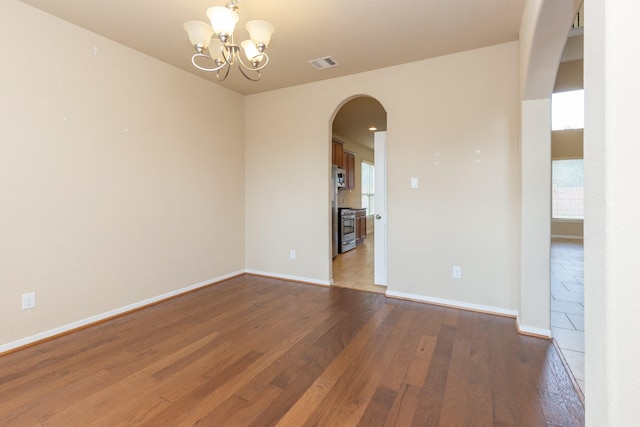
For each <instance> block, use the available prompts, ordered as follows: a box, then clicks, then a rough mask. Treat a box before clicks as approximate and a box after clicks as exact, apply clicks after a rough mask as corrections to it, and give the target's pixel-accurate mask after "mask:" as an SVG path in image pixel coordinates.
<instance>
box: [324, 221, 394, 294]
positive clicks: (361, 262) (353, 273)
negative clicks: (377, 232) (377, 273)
mask: <svg viewBox="0 0 640 427" xmlns="http://www.w3.org/2000/svg"><path fill="white" fill-rule="evenodd" d="M373 246H374V245H373V233H368V234H367V237H366V239H364V242H363V243H362V244H360V245H358V246H356V248H355V249H353V250H351V251H348V252H345V253H343V254H338V256H337V257H335V259H334V260H333V285H334V286H338V287H341V288H350V289H358V290H361V291H367V292H376V293H379V294H383V293H384V292H385V291H386V289H387V287H386V286H378V285H374V284H373V267H374V257H373Z"/></svg>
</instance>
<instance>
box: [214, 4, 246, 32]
mask: <svg viewBox="0 0 640 427" xmlns="http://www.w3.org/2000/svg"><path fill="white" fill-rule="evenodd" d="M207 16H208V17H209V20H211V27H212V28H213V31H214V32H215V33H216V35H217V36H218V37H220V35H225V36H228V37H230V36H231V35H232V34H233V30H234V29H235V28H236V23H237V22H238V19H240V17H239V16H238V14H237V13H236V12H235V11H233V10H231V9H228V8H226V7H222V6H214V7H210V8H209V9H207Z"/></svg>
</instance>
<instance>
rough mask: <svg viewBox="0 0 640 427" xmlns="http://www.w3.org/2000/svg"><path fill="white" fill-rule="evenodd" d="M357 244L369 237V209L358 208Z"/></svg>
mask: <svg viewBox="0 0 640 427" xmlns="http://www.w3.org/2000/svg"><path fill="white" fill-rule="evenodd" d="M355 211H356V245H359V244H361V243H362V242H364V239H365V238H366V237H367V210H366V209H356V210H355Z"/></svg>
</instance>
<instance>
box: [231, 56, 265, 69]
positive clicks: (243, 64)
mask: <svg viewBox="0 0 640 427" xmlns="http://www.w3.org/2000/svg"><path fill="white" fill-rule="evenodd" d="M260 55H261V56H262V57H263V58H264V59H265V61H264V64H262V65H260V66H259V67H249V66H247V65H246V64H245V63H244V62H242V57H241V56H240V55H238V62H240V64H241V65H242V66H243V67H244V68H246V69H247V70H251V71H260V70H262V69H263V68H264V67H266V66H267V64H268V63H269V55H267V54H266V53H261V54H260Z"/></svg>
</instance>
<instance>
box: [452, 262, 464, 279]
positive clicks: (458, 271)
mask: <svg viewBox="0 0 640 427" xmlns="http://www.w3.org/2000/svg"><path fill="white" fill-rule="evenodd" d="M453 278H454V279H462V267H460V266H459V265H454V266H453Z"/></svg>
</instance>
